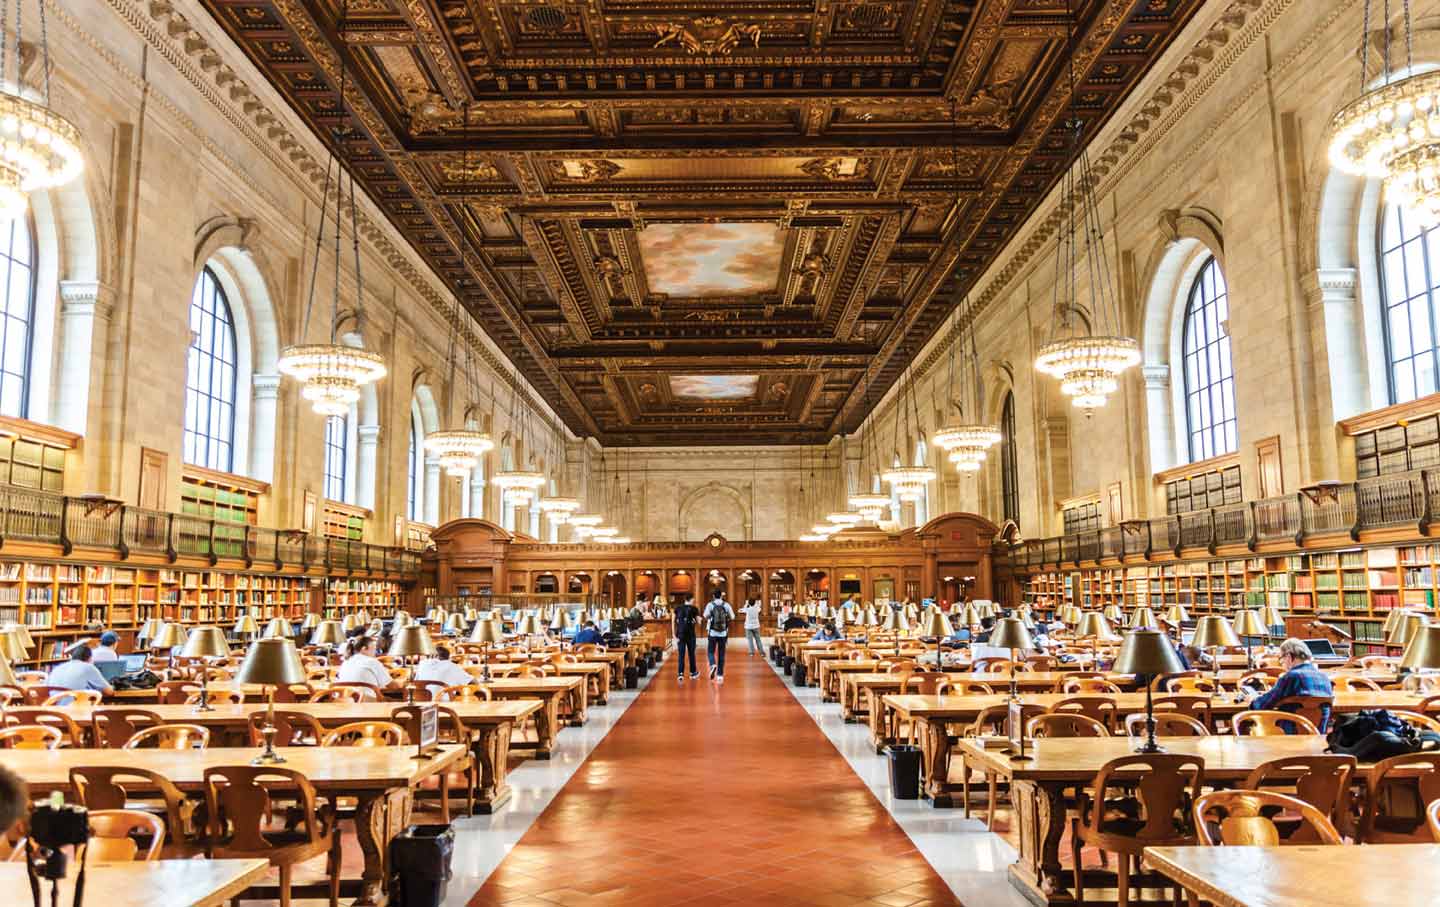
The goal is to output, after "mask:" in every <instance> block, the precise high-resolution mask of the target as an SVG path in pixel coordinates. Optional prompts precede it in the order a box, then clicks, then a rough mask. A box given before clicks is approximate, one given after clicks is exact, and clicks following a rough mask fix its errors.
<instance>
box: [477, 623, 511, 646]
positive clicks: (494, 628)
mask: <svg viewBox="0 0 1440 907" xmlns="http://www.w3.org/2000/svg"><path fill="white" fill-rule="evenodd" d="M504 638H505V633H504V631H503V630H502V629H501V628H500V621H498V620H477V621H475V628H474V629H472V630H471V631H470V641H471V642H499V641H500V640H502V639H504Z"/></svg>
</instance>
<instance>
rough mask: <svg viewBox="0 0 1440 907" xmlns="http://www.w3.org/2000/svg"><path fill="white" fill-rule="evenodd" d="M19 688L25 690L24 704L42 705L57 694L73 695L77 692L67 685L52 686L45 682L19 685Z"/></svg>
mask: <svg viewBox="0 0 1440 907" xmlns="http://www.w3.org/2000/svg"><path fill="white" fill-rule="evenodd" d="M21 689H22V690H23V691H24V692H25V704H26V705H27V706H43V705H44V704H45V703H47V702H49V701H50V700H51V698H53V697H54V696H56V695H57V694H63V695H65V696H73V695H75V693H76V692H78V691H77V690H72V689H70V688H68V687H52V686H50V685H48V684H45V683H34V684H28V685H26V686H23V687H21Z"/></svg>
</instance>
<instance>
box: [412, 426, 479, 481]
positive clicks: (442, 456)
mask: <svg viewBox="0 0 1440 907" xmlns="http://www.w3.org/2000/svg"><path fill="white" fill-rule="evenodd" d="M424 447H425V449H426V450H427V451H429V452H430V453H432V454H434V455H435V456H436V458H437V459H439V460H440V465H441V466H443V467H444V468H445V472H446V473H448V474H449V475H452V476H463V475H465V474H467V473H469V472H470V471H471V470H472V469H474V468H475V467H477V466H479V465H480V458H481V457H483V456H485V454H487V453H489V452H490V451H492V450H494V449H495V442H494V441H491V440H490V436H489V435H487V434H485V433H484V432H483V431H471V430H470V429H468V428H455V429H449V430H447V431H432V432H431V433H430V434H428V435H426V436H425V444H424Z"/></svg>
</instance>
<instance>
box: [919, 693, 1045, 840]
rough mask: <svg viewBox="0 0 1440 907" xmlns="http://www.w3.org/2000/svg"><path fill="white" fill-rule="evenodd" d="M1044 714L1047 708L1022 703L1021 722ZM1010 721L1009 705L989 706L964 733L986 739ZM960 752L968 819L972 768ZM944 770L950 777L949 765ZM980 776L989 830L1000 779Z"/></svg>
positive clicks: (985, 773)
mask: <svg viewBox="0 0 1440 907" xmlns="http://www.w3.org/2000/svg"><path fill="white" fill-rule="evenodd" d="M1044 714H1045V708H1044V707H1043V706H1039V705H1034V704H1031V703H1021V705H1020V720H1021V721H1029V720H1030V719H1031V718H1034V717H1036V716H1038V715H1044ZM1009 720H1010V706H1009V705H1008V704H1007V705H992V706H987V707H985V708H984V709H981V710H980V714H979V715H976V716H975V721H974V722H972V723H971V724H970V726H969V727H967V728H965V730H964V731H963V732H962V733H963V735H964V736H966V737H984V736H987V735H990V734H995V733H998V732H1001V730H1002V729H1003V728H1004V727H1005V726H1006V725H1007V724H1008V723H1009ZM960 752H961V756H960V783H961V788H962V794H961V797H962V799H963V800H964V801H965V818H967V819H968V818H970V767H969V765H967V764H966V762H965V756H964V753H963V751H960ZM944 770H945V772H946V773H947V775H948V773H949V770H950V767H949V766H948V765H947V766H945V769H944ZM980 775H981V777H982V778H983V779H984V781H985V785H986V799H985V827H986V828H989V827H990V823H991V820H993V819H994V818H995V800H996V798H997V796H998V794H999V790H1000V777H999V776H998V775H992V774H990V773H989V772H985V771H981V772H980Z"/></svg>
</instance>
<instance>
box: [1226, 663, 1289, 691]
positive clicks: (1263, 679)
mask: <svg viewBox="0 0 1440 907" xmlns="http://www.w3.org/2000/svg"><path fill="white" fill-rule="evenodd" d="M1280 673H1281V672H1280V669H1279V668H1257V669H1256V670H1254V671H1246V672H1245V673H1244V674H1241V675H1240V680H1239V682H1237V683H1236V684H1235V687H1236V689H1245V688H1248V689H1252V690H1261V691H1264V690H1268V689H1270V688H1271V687H1273V686H1274V685H1275V680H1276V678H1278V677H1279V676H1280Z"/></svg>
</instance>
